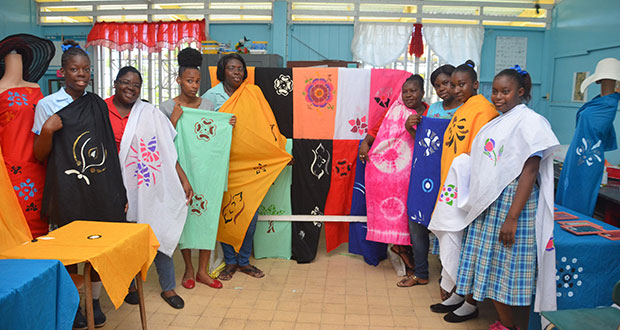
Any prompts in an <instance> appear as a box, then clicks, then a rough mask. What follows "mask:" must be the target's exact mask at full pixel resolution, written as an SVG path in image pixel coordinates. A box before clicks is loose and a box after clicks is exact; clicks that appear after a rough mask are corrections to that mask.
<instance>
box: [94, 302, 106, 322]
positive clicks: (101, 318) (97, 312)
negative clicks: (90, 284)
mask: <svg viewBox="0 0 620 330" xmlns="http://www.w3.org/2000/svg"><path fill="white" fill-rule="evenodd" d="M93 315H94V316H95V328H101V327H102V326H103V325H104V324H105V320H106V317H105V314H103V312H102V311H101V305H100V304H99V299H93Z"/></svg>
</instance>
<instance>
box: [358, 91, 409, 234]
mask: <svg viewBox="0 0 620 330" xmlns="http://www.w3.org/2000/svg"><path fill="white" fill-rule="evenodd" d="M414 112H415V110H412V109H409V108H407V107H406V106H405V104H404V103H403V101H402V98H401V97H399V98H398V100H397V101H396V102H394V104H392V106H391V107H390V110H388V112H387V114H386V115H385V118H384V119H383V123H382V124H381V128H380V129H379V133H378V134H377V137H376V139H375V141H374V143H373V145H372V148H370V151H369V152H368V157H369V161H368V165H366V204H367V206H366V207H367V212H368V235H367V236H366V239H368V240H371V241H375V242H383V243H392V244H398V245H409V244H410V240H409V223H408V221H407V191H408V190H409V176H410V175H411V160H412V155H413V147H414V145H413V142H414V141H413V138H412V137H411V135H410V134H409V132H407V130H406V129H405V121H407V117H409V115H411V114H413V113H414Z"/></svg>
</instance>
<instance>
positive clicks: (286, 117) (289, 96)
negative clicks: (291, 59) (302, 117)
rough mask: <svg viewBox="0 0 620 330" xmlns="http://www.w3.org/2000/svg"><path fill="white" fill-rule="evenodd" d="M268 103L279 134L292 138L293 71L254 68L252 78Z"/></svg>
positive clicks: (287, 69)
mask: <svg viewBox="0 0 620 330" xmlns="http://www.w3.org/2000/svg"><path fill="white" fill-rule="evenodd" d="M254 80H255V81H256V85H257V86H258V87H260V89H261V90H262V91H263V95H265V99H267V102H269V106H271V110H273V114H274V115H275V117H276V121H277V122H278V127H279V128H280V132H281V133H282V134H283V135H284V136H286V137H287V138H292V137H293V69H290V68H256V76H255V77H254Z"/></svg>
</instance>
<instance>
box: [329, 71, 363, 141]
mask: <svg viewBox="0 0 620 330" xmlns="http://www.w3.org/2000/svg"><path fill="white" fill-rule="evenodd" d="M370 72H371V70H370V69H349V68H338V97H337V98H336V103H337V104H336V109H338V111H336V118H335V123H334V140H360V139H363V138H364V137H365V136H366V133H368V129H369V127H368V99H369V97H370Z"/></svg>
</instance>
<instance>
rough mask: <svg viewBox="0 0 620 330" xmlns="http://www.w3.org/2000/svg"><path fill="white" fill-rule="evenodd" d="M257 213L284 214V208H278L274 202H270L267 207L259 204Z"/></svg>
mask: <svg viewBox="0 0 620 330" xmlns="http://www.w3.org/2000/svg"><path fill="white" fill-rule="evenodd" d="M258 214H260V215H284V210H278V209H277V208H276V205H275V204H271V205H269V206H268V207H265V206H263V205H261V206H259V208H258Z"/></svg>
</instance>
